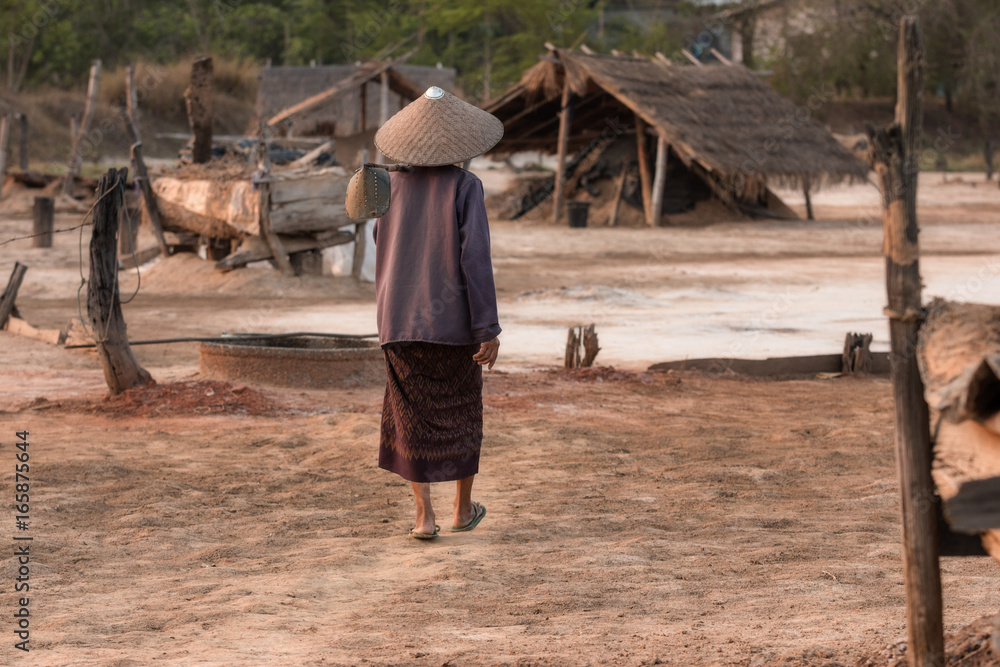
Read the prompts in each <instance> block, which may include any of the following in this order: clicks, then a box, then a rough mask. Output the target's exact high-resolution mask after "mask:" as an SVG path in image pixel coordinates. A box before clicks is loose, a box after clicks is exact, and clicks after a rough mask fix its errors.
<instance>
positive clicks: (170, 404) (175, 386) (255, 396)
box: [64, 380, 285, 417]
mask: <svg viewBox="0 0 1000 667" xmlns="http://www.w3.org/2000/svg"><path fill="white" fill-rule="evenodd" d="M64 407H65V406H64ZM82 409H83V411H85V412H91V413H94V414H104V415H108V416H111V417H167V416H172V415H221V414H225V415H245V416H254V417H259V416H274V415H277V414H280V413H281V412H284V411H285V409H284V408H282V407H280V406H278V405H277V404H275V403H274V402H273V401H272V400H271V399H269V398H268V397H267V396H265V395H264V394H262V393H261V392H259V391H257V390H256V389H251V388H250V387H233V385H231V384H230V383H228V382H217V381H212V380H201V381H197V382H171V383H168V384H149V385H146V386H143V387H136V388H134V389H129V390H128V391H124V392H122V393H121V394H118V395H117V396H106V397H104V398H103V399H101V400H100V401H89V402H87V403H85V404H84V405H83V406H82Z"/></svg>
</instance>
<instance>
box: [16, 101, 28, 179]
mask: <svg viewBox="0 0 1000 667" xmlns="http://www.w3.org/2000/svg"><path fill="white" fill-rule="evenodd" d="M17 119H18V121H20V122H19V125H20V126H21V136H20V139H21V141H20V149H21V150H20V156H19V157H20V159H19V161H18V166H19V167H20V168H21V171H27V170H28V116H27V115H26V114H23V113H19V114H17Z"/></svg>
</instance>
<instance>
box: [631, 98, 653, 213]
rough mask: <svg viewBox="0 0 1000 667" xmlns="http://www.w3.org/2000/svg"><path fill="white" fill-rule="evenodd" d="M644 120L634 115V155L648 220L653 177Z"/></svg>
mask: <svg viewBox="0 0 1000 667" xmlns="http://www.w3.org/2000/svg"><path fill="white" fill-rule="evenodd" d="M646 127H647V124H646V121H645V120H643V118H642V116H640V115H639V114H636V115H635V141H636V156H637V158H638V160H639V180H640V183H641V185H642V210H643V212H644V213H645V214H646V221H647V222H648V221H649V218H650V213H649V212H650V211H651V210H652V208H653V202H652V199H653V178H652V176H651V174H650V173H649V151H648V150H647V149H646Z"/></svg>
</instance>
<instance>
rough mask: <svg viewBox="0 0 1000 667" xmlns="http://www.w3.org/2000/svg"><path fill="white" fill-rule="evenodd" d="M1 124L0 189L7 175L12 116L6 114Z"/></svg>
mask: <svg viewBox="0 0 1000 667" xmlns="http://www.w3.org/2000/svg"><path fill="white" fill-rule="evenodd" d="M2 121H3V124H2V125H0V188H2V187H3V182H4V177H5V176H6V175H7V156H8V155H9V154H10V152H9V151H8V147H9V146H10V131H11V126H12V125H13V124H14V114H13V113H11V112H9V111H8V112H7V113H6V114H4V116H3V119H2Z"/></svg>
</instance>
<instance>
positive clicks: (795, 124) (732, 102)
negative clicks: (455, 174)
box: [486, 49, 867, 224]
mask: <svg viewBox="0 0 1000 667" xmlns="http://www.w3.org/2000/svg"><path fill="white" fill-rule="evenodd" d="M564 107H566V108H568V109H569V116H570V118H569V119H568V121H569V122H568V125H567V126H563V128H562V131H563V133H564V134H565V139H564V141H563V142H560V127H561V125H563V123H562V118H563V116H565V115H566V114H561V113H560V110H561V109H562V108H564ZM486 110H487V111H489V112H490V113H492V114H494V115H496V116H497V117H498V118H500V120H502V121H503V123H504V138H503V140H501V142H500V143H499V144H498V145H497V146H496V147H495V148H494V149H493V152H494V153H499V154H505V153H513V152H517V151H523V150H538V151H545V152H550V153H552V152H558V151H559V149H560V143H563V146H562V149H563V150H562V152H563V153H564V154H566V153H574V152H577V151H579V150H581V149H584V148H588V149H592V148H593V147H594V144H595V142H597V143H599V142H602V141H607V140H609V139H613V138H615V137H617V136H620V135H623V134H628V133H633V134H634V133H635V132H636V128H637V127H638V128H640V129H641V130H642V133H641V134H642V136H643V139H644V141H641V142H639V143H638V148H639V153H640V156H642V154H643V153H648V152H652V151H651V150H649V149H648V147H647V146H645V144H646V143H648V142H647V141H645V139H646V135H655V136H656V137H657V138H658V140H659V141H658V144H659V146H660V150H661V151H665V153H664V154H663V155H659V156H658V157H657V160H656V163H657V167H660V169H658V170H657V171H662V172H663V173H662V174H658V175H657V178H656V179H655V181H656V183H659V184H660V185H659V187H660V188H661V189H662V187H663V185H662V183H663V181H664V180H665V178H668V177H667V176H666V171H667V169H666V165H667V154H669V156H670V159H671V161H674V160H679V161H680V163H682V164H683V165H684V167H685V168H687V169H688V170H690V171H692V172H694V173H695V174H696V175H697V176H698V177H700V178H701V179H702V180H704V181H705V183H706V184H707V185H708V186H709V187H710V188H711V189H712V191H713V193H715V195H716V196H717V197H719V199H721V200H722V201H723V202H725V203H726V204H728V205H730V206H732V207H733V208H740V209H743V210H746V208H747V206H745V205H746V204H750V205H751V208H752V205H757V206H760V207H761V208H767V207H768V205H769V203H768V201H767V200H768V198H769V197H774V195H773V194H770V192H769V190H768V183H773V182H778V183H781V184H784V185H792V186H797V187H801V188H803V189H805V190H807V191H808V189H810V188H816V187H818V186H820V185H821V184H824V183H836V182H840V181H844V180H857V179H864V178H866V175H867V167H866V166H865V165H864V164H862V163H861V162H859V161H858V160H857V158H855V157H854V156H853V155H852V154H851V153H850V152H849V151H847V149H845V148H844V147H843V146H841V145H840V144H839V143H838V142H837V141H836V139H834V138H833V136H832V135H831V134H830V133H829V132H827V131H826V129H824V128H823V127H822V126H820V125H819V123H817V122H816V121H814V120H812V119H811V118H810V114H811V112H810V109H809V108H808V107H796V106H795V105H794V104H792V103H791V102H790V101H788V100H786V99H784V98H783V97H781V96H780V95H779V94H778V93H776V92H775V91H774V90H773V89H771V88H770V87H769V86H767V85H766V84H765V83H762V82H761V81H760V79H759V78H758V76H756V75H755V74H754V73H752V72H750V71H749V70H747V69H746V68H744V67H742V66H739V65H733V66H722V65H718V66H707V67H693V66H678V65H674V64H670V63H669V62H667V61H654V60H649V59H644V58H627V57H620V56H604V55H592V54H586V53H579V52H574V51H568V50H563V49H554V50H552V51H550V52H549V54H548V55H547V56H544V57H543V58H542V61H541V62H539V63H538V64H537V65H535V66H534V67H532V68H530V69H529V70H527V71H526V72H525V74H524V76H523V77H522V79H521V82H520V83H519V84H518V85H516V86H514V87H513V88H511V89H510V90H509V91H508V92H507V93H505V94H504V95H503V96H501V97H499V98H497V99H496V100H494V101H493V102H492V103H490V104H489V105H488V106H487V107H486ZM647 126H648V127H647ZM643 162H644V160H640V168H642V169H644V171H645V172H647V173H648V172H649V171H650V169H649V165H648V164H642V163H643ZM661 165H662V166H661ZM560 171H561V170H560ZM647 173H644V174H643V177H644V183H643V188H644V200H645V201H646V209H647V215H648V213H649V211H650V207H653V208H655V209H656V210H659V207H658V206H654V204H656V201H655V197H656V192H655V191H654V192H651V193H648V194H647V192H646V191H648V190H650V189H652V187H653V183H651V182H650V181H652V180H653V179H652V178H651V176H647ZM556 192H557V198H556V209H557V211H556V216H558V215H559V211H558V209H559V208H560V207H561V202H560V201H559V197H558V194H559V186H558V184H557V186H556ZM660 197H661V201H662V191H661V192H660ZM648 217H649V220H650V224H653V221H654V220H658V217H659V216H658V215H657V216H652V215H648Z"/></svg>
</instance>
